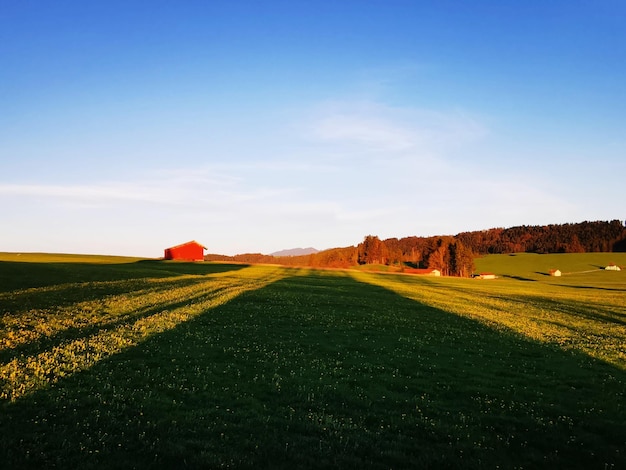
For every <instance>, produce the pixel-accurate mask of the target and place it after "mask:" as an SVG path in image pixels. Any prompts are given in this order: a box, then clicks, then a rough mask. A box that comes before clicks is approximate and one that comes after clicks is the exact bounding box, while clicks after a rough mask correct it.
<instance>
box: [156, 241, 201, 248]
mask: <svg viewBox="0 0 626 470" xmlns="http://www.w3.org/2000/svg"><path fill="white" fill-rule="evenodd" d="M187 245H198V246H201V247H202V248H203V249H205V250H207V249H208V248H207V247H206V246H204V245H203V244H202V243H198V242H197V241H195V240H191V241H188V242H186V243H181V244H180V245H176V246H170V247H169V248H166V249H167V250H173V249H175V248H180V247H182V246H187Z"/></svg>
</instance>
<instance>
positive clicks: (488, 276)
mask: <svg viewBox="0 0 626 470" xmlns="http://www.w3.org/2000/svg"><path fill="white" fill-rule="evenodd" d="M476 278H477V279H495V278H496V275H495V274H494V273H480V274H479V275H478V276H476Z"/></svg>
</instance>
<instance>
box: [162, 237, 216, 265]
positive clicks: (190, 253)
mask: <svg viewBox="0 0 626 470" xmlns="http://www.w3.org/2000/svg"><path fill="white" fill-rule="evenodd" d="M204 250H206V247H205V246H203V245H201V244H200V243H198V242H197V241H195V240H192V241H190V242H187V243H183V244H181V245H176V246H173V247H171V248H166V249H165V254H164V256H163V258H164V259H168V260H183V261H204Z"/></svg>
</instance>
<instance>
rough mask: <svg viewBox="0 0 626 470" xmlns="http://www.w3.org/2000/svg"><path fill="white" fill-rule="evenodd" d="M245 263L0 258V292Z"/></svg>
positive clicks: (219, 268)
mask: <svg viewBox="0 0 626 470" xmlns="http://www.w3.org/2000/svg"><path fill="white" fill-rule="evenodd" d="M247 266H248V265H245V264H226V263H224V264H222V263H186V262H169V261H157V260H142V261H137V262H134V263H119V264H113V263H83V262H78V263H39V262H14V261H0V292H8V291H11V290H16V289H27V288H32V287H47V286H54V285H59V284H66V283H72V282H102V281H120V280H136V279H145V278H153V279H154V278H166V277H175V276H182V275H188V274H214V273H224V272H227V271H236V270H239V269H243V268H245V267H247Z"/></svg>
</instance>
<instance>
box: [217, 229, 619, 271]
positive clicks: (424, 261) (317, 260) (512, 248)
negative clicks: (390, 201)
mask: <svg viewBox="0 0 626 470" xmlns="http://www.w3.org/2000/svg"><path fill="white" fill-rule="evenodd" d="M624 251H626V227H625V225H624V223H622V221H621V220H611V221H594V222H588V221H585V222H580V223H568V224H553V225H521V226H516V227H510V228H491V229H487V230H479V231H473V232H461V233H459V234H457V235H441V236H432V237H418V236H411V237H405V238H388V239H385V240H381V239H379V237H377V236H375V235H367V236H366V237H364V239H363V241H362V242H361V243H359V244H358V245H357V246H349V247H345V248H332V249H329V250H324V251H320V252H318V253H314V254H310V255H304V256H289V257H275V256H270V255H263V254H260V253H247V254H241V255H235V256H225V255H211V254H209V255H206V256H205V260H207V261H236V262H242V263H274V264H282V265H286V266H310V267H325V268H348V267H352V266H356V265H382V266H391V267H396V268H397V269H398V270H402V269H404V268H405V267H407V268H433V269H438V270H440V271H441V274H442V275H444V276H460V277H468V276H471V275H472V274H473V270H474V258H476V257H477V256H481V255H486V254H506V253H522V252H526V253H586V252H624Z"/></svg>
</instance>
